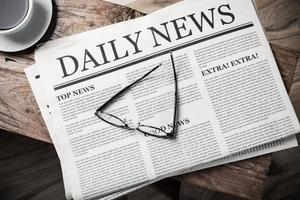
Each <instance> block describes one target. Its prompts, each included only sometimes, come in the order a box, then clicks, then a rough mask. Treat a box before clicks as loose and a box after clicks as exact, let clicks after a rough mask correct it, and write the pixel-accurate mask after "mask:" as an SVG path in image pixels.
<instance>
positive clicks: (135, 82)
mask: <svg viewBox="0 0 300 200" xmlns="http://www.w3.org/2000/svg"><path fill="white" fill-rule="evenodd" d="M161 65H162V63H160V64H159V65H157V66H156V67H154V68H153V69H151V70H150V71H149V72H147V73H146V74H145V75H144V76H142V77H141V78H139V79H137V80H136V81H134V82H133V83H131V84H130V85H127V86H126V87H124V88H123V89H122V90H120V91H119V92H118V93H117V94H115V95H114V96H112V97H111V98H110V99H109V100H107V101H106V102H105V103H104V104H103V105H102V106H101V107H100V108H98V109H97V112H99V111H103V110H104V109H105V108H106V107H107V106H108V105H109V104H110V103H111V102H112V101H113V100H114V99H115V98H117V97H118V96H120V95H121V94H123V93H124V92H126V90H128V89H130V88H131V87H132V86H134V85H135V84H137V83H138V82H140V81H142V80H143V79H144V78H146V77H147V76H148V75H149V74H151V73H152V72H153V71H155V70H156V69H157V68H159V67H160V66H161Z"/></svg>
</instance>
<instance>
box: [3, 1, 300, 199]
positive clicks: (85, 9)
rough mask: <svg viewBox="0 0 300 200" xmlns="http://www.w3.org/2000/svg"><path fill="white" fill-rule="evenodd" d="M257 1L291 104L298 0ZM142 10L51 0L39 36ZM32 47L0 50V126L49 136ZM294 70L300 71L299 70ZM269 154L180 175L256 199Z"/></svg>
mask: <svg viewBox="0 0 300 200" xmlns="http://www.w3.org/2000/svg"><path fill="white" fill-rule="evenodd" d="M257 5H258V9H259V14H260V17H261V20H262V23H263V25H264V27H265V29H266V34H267V36H268V38H269V40H270V42H271V43H272V44H274V45H272V49H273V51H274V54H275V57H276V60H277V63H278V65H279V68H280V71H281V74H282V77H283V79H284V81H285V85H286V88H287V90H289V89H290V88H292V90H291V92H293V93H291V96H292V98H293V99H295V101H293V102H294V106H295V108H299V105H300V102H299V101H300V100H299V92H297V91H299V87H300V81H296V83H297V82H298V84H295V85H293V84H292V83H293V81H294V80H295V79H296V80H298V79H300V78H297V77H300V75H299V76H298V74H299V73H297V74H296V75H295V70H296V66H297V62H298V63H299V49H300V48H299V47H300V44H299V37H300V34H299V27H300V26H299V9H297V6H299V1H298V0H277V1H275V0H259V1H257ZM274 11H276V12H274ZM276 13H277V14H276ZM278 13H279V14H278ZM142 15H143V14H142V13H139V12H137V11H134V10H131V9H128V8H124V7H121V6H116V5H113V4H110V3H106V2H102V1H99V0H90V1H82V0H56V1H55V2H54V15H53V19H52V23H51V26H50V28H49V30H48V32H47V34H46V35H45V37H44V38H43V39H42V41H47V40H51V39H55V38H60V37H64V36H67V35H71V34H74V33H78V32H82V31H87V30H90V29H94V28H97V27H102V26H105V25H108V24H112V23H115V22H119V21H123V20H128V19H131V18H136V17H139V16H142ZM33 50H34V47H33V48H31V49H28V50H26V51H23V52H19V53H10V54H7V53H1V52H0V128H1V129H5V130H8V131H11V132H15V133H19V134H23V135H26V136H29V137H32V138H36V139H38V140H42V141H46V142H51V139H50V137H49V135H48V132H47V129H46V128H45V125H44V122H43V120H42V118H41V114H40V111H39V109H38V107H37V104H36V102H35V99H34V97H33V94H32V92H31V89H30V86H29V84H28V81H27V79H26V77H25V74H24V72H23V69H24V68H25V67H27V66H28V65H31V64H33V63H34V59H33ZM298 71H299V72H300V70H298ZM299 109H300V108H299ZM47 148H50V147H47ZM37 156H42V155H37ZM53 156H55V155H53ZM41 159H42V158H41ZM56 159H57V158H56ZM270 160H271V157H270V156H263V157H260V158H255V159H250V160H247V161H242V162H238V163H234V164H228V165H224V166H221V167H216V168H212V169H209V170H204V171H201V172H194V173H191V174H187V175H184V176H183V177H181V178H182V179H183V180H184V181H186V182H187V183H191V184H194V185H196V186H202V187H204V188H209V189H213V190H216V191H222V192H225V193H228V194H232V195H235V196H239V197H242V198H246V199H259V198H260V197H261V195H262V190H263V184H264V180H265V176H266V175H265V174H266V171H268V166H269V164H270ZM55 162H57V161H55ZM49 165H51V162H50V163H49ZM49 173H50V172H49ZM47 177H48V176H47ZM51 180H52V179H51ZM50 182H51V181H50ZM47 184H48V186H49V187H50V186H51V183H47ZM47 184H45V185H47ZM53 184H55V180H53ZM45 187H47V186H45Z"/></svg>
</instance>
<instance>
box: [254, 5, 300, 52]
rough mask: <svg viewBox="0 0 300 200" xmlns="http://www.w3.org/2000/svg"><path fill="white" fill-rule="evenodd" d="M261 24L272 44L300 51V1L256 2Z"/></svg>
mask: <svg viewBox="0 0 300 200" xmlns="http://www.w3.org/2000/svg"><path fill="white" fill-rule="evenodd" d="M256 3H257V8H258V12H259V15H260V19H261V22H262V24H263V26H264V28H265V32H266V35H267V37H268V39H269V41H270V42H271V43H272V44H276V45H278V46H281V47H286V48H289V49H294V50H299V49H300V26H299V25H300V1H299V0H256Z"/></svg>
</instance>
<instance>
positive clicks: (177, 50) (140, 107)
mask: <svg viewBox="0 0 300 200" xmlns="http://www.w3.org/2000/svg"><path fill="white" fill-rule="evenodd" d="M170 51H172V52H173V55H174V60H175V66H176V71H177V75H178V86H179V107H178V109H179V111H178V114H179V117H178V121H177V122H176V126H177V133H176V138H174V139H161V138H153V137H145V136H144V135H143V134H141V133H139V132H136V131H128V130H123V129H120V128H116V127H113V126H111V125H109V124H107V123H105V122H103V121H101V120H100V119H98V118H97V117H96V116H95V115H94V113H95V111H96V109H97V108H98V107H100V106H101V105H102V104H103V103H104V102H105V101H106V100H107V99H109V98H110V97H111V96H113V95H114V94H115V93H117V92H118V91H119V90H120V89H122V88H123V87H125V86H126V85H128V84H130V83H132V82H133V81H135V80H136V79H138V78H139V77H141V76H142V75H144V74H145V73H146V72H148V71H149V70H150V69H152V68H153V67H154V66H157V65H158V64H161V63H162V66H161V67H159V68H158V69H157V70H156V71H155V72H153V73H152V74H151V75H149V77H147V79H145V80H144V81H142V82H140V83H139V84H138V85H137V86H135V87H134V88H132V89H131V91H129V92H128V93H126V94H125V95H123V96H122V97H120V98H119V99H118V100H117V101H115V102H114V103H113V104H112V105H111V106H110V107H109V108H108V112H110V113H113V114H114V115H117V116H119V117H121V118H125V119H126V120H128V121H129V122H130V123H132V124H137V123H138V122H142V123H143V124H147V125H153V126H156V127H160V128H161V129H165V130H168V129H170V127H172V125H171V124H170V123H171V122H172V117H173V110H174V98H173V96H174V80H173V76H172V67H171V60H170V55H169V53H170ZM35 58H36V61H37V65H35V66H32V67H30V68H28V69H27V70H26V74H27V76H28V79H29V81H30V83H31V86H32V89H33V91H34V94H35V96H36V98H37V101H38V103H39V107H40V108H41V111H42V114H43V117H44V119H45V122H46V124H47V127H48V129H49V132H50V135H51V137H52V139H53V142H54V144H55V146H56V148H57V151H58V155H59V157H60V159H61V165H62V170H63V174H64V181H65V187H66V193H67V197H68V198H73V199H100V198H104V199H111V198H115V197H117V196H119V195H122V194H125V193H126V192H129V191H132V190H134V189H136V188H139V187H142V186H144V185H147V184H149V183H152V182H154V181H157V180H160V179H162V178H165V177H169V176H174V175H178V174H181V173H185V172H188V171H193V170H198V169H203V168H206V167H210V166H214V165H218V164H222V163H227V162H232V161H236V160H240V159H245V158H248V157H253V156H256V155H261V154H264V153H268V152H272V151H276V150H280V149H284V148H288V147H292V146H296V145H297V143H296V141H295V138H294V136H293V135H294V134H295V133H298V132H299V130H300V127H299V122H298V120H297V118H296V115H295V112H294V110H293V108H292V105H291V103H290V101H289V98H288V95H287V93H286V91H285V88H284V86H283V83H282V80H281V77H280V74H279V71H278V68H277V66H276V63H275V60H274V57H273V55H272V52H271V49H270V47H269V45H268V42H267V40H266V37H265V35H264V32H263V29H262V27H261V24H260V22H259V19H258V17H257V14H256V11H255V8H254V5H253V4H252V1H251V0H242V1H241V0H230V1H228V0H227V1H222V0H221V1H206V0H203V1H187V2H185V1H183V2H180V3H178V4H174V5H172V6H170V7H167V8H165V9H162V10H159V11H157V12H155V13H153V14H150V15H148V16H146V17H143V18H138V19H134V20H130V21H126V22H122V23H118V24H115V25H111V26H107V27H103V28H100V29H96V30H92V31H88V32H85V33H81V34H77V35H73V36H70V37H66V38H63V39H58V40H54V41H50V42H48V43H46V44H44V45H43V46H41V47H40V48H39V49H38V50H37V51H36V57H35ZM285 137H288V138H286V139H283V138H285Z"/></svg>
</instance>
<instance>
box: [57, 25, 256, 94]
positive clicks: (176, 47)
mask: <svg viewBox="0 0 300 200" xmlns="http://www.w3.org/2000/svg"><path fill="white" fill-rule="evenodd" d="M252 26H254V25H253V23H252V22H250V23H245V24H242V25H239V26H235V27H232V28H228V29H225V30H223V31H218V32H216V33H213V34H210V35H207V36H204V37H200V38H197V39H194V40H191V41H188V42H185V43H182V44H179V45H176V46H173V47H170V48H166V49H163V50H161V51H158V52H155V53H152V54H149V55H146V56H143V57H140V58H137V59H135V60H131V61H129V62H126V63H122V64H119V65H116V66H114V67H111V68H108V69H105V70H102V71H98V72H95V73H92V74H89V75H86V76H83V77H80V78H77V79H73V80H70V81H67V82H65V83H61V84H58V85H55V86H54V90H59V89H62V88H65V87H68V86H71V85H75V84H78V83H81V82H84V81H87V80H90V79H93V78H96V77H99V76H103V75H105V74H108V73H111V72H114V71H117V70H120V69H124V68H127V67H129V66H131V65H135V64H138V63H141V62H144V61H147V60H150V59H153V58H155V57H158V56H162V55H164V54H168V53H169V52H170V51H177V50H180V49H184V48H186V47H189V46H193V45H195V44H198V43H201V42H204V41H207V40H211V39H214V38H217V37H221V36H224V35H227V34H230V33H233V32H236V31H240V30H243V29H246V28H250V27H252Z"/></svg>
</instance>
